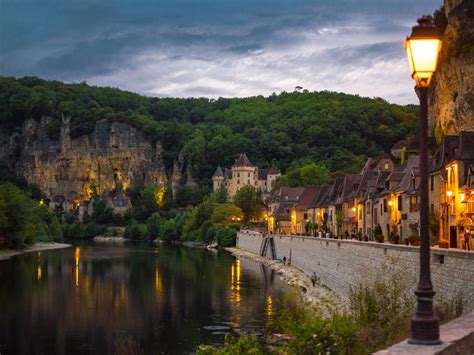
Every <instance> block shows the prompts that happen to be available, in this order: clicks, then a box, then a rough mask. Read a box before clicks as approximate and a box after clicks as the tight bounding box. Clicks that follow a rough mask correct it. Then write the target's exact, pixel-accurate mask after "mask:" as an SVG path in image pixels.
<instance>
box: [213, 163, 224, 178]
mask: <svg viewBox="0 0 474 355" xmlns="http://www.w3.org/2000/svg"><path fill="white" fill-rule="evenodd" d="M212 176H216V177H217V176H222V177H223V176H224V173H223V172H222V169H221V166H220V165H218V166H217V169H216V172H215V173H214V175H212Z"/></svg>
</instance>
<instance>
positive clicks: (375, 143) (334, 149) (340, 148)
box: [0, 77, 417, 181]
mask: <svg viewBox="0 0 474 355" xmlns="http://www.w3.org/2000/svg"><path fill="white" fill-rule="evenodd" d="M0 93H1V94H0V124H2V125H3V126H10V127H13V126H18V125H20V124H22V122H23V121H24V120H25V119H27V118H36V119H39V118H40V117H41V116H44V115H47V116H49V117H51V118H53V120H51V121H50V122H49V123H48V130H47V131H48V135H49V136H50V138H51V139H58V137H59V129H60V126H61V117H62V116H69V117H70V119H71V123H70V125H71V127H70V133H71V135H72V137H77V136H80V135H84V134H88V133H90V132H91V131H92V129H93V128H94V125H95V122H96V121H97V120H100V119H109V120H119V121H124V122H128V123H130V124H132V125H134V126H136V127H139V128H141V129H142V130H143V132H144V133H145V134H146V135H147V136H148V137H149V138H150V139H152V140H157V141H160V143H161V145H162V146H163V148H164V149H163V151H162V154H163V159H164V162H165V165H166V166H167V167H168V168H170V167H171V166H172V164H173V162H174V161H176V160H177V159H178V156H179V154H180V153H181V152H182V154H183V156H184V157H185V158H186V159H187V162H188V163H189V166H190V168H191V173H192V174H193V177H194V178H196V179H198V180H202V181H204V180H206V179H209V177H210V176H211V175H212V173H213V171H214V170H215V168H216V166H217V165H218V164H220V165H221V166H230V165H231V164H232V163H233V161H234V159H235V158H236V157H237V156H238V154H239V153H242V152H246V153H247V154H248V155H249V157H251V159H252V161H253V162H254V163H256V164H258V165H260V166H262V167H269V166H270V165H271V164H275V165H276V166H277V167H278V168H280V169H281V170H282V171H285V170H286V169H287V168H289V167H290V166H291V165H292V163H294V162H295V161H298V160H301V159H302V158H304V159H306V161H311V162H317V163H318V164H321V166H322V165H324V166H325V167H326V168H327V169H328V171H329V172H331V173H332V175H339V174H343V173H345V172H347V171H349V170H351V169H352V170H354V169H357V168H360V166H361V165H362V164H363V161H364V160H365V159H366V158H367V157H368V156H372V157H376V156H377V155H379V154H380V153H382V152H383V151H388V149H389V148H390V147H391V146H392V145H393V144H394V143H396V142H397V141H398V140H400V139H402V138H405V137H406V136H407V134H408V133H409V132H414V131H416V129H417V124H416V122H417V120H416V118H417V107H416V106H413V105H409V106H400V105H395V104H390V103H388V102H386V101H384V100H383V99H380V98H365V97H360V96H357V95H348V94H343V93H335V92H327V91H322V92H294V93H287V92H282V93H280V94H278V95H277V94H273V95H271V96H269V97H263V96H255V97H248V98H232V99H229V98H219V99H217V100H214V99H207V98H182V99H178V98H154V97H146V96H141V95H138V94H134V93H131V92H127V91H123V90H119V89H116V88H110V87H94V86H89V85H87V84H86V83H80V84H65V83H62V82H59V81H46V80H42V79H39V78H36V77H24V78H20V79H14V78H7V77H0ZM300 173H302V174H303V175H302V176H306V174H305V169H303V170H302V171H300ZM302 178H303V177H302ZM207 181H208V180H207Z"/></svg>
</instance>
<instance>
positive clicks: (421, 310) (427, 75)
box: [405, 17, 441, 345]
mask: <svg viewBox="0 0 474 355" xmlns="http://www.w3.org/2000/svg"><path fill="white" fill-rule="evenodd" d="M405 49H406V51H407V55H408V61H409V63H410V70H411V76H412V78H413V79H415V82H416V89H415V90H416V93H417V94H418V97H419V99H420V197H421V201H420V237H421V243H420V279H419V282H418V288H417V290H416V291H415V294H416V296H417V308H416V314H415V317H414V318H413V319H412V321H411V334H410V339H409V340H408V342H409V343H410V344H422V345H433V344H440V343H441V341H440V338H439V320H438V318H437V317H435V315H434V313H433V297H434V295H435V292H434V291H433V284H432V283H431V271H430V235H429V226H428V223H429V205H428V88H429V85H430V82H431V78H432V76H433V74H434V72H435V70H436V64H437V62H438V54H439V51H440V49H441V36H440V35H439V33H438V31H437V29H436V27H435V26H434V25H433V21H432V18H431V17H422V18H420V19H419V20H418V25H417V26H415V27H413V29H412V33H411V35H410V37H408V38H407V39H406V40H405Z"/></svg>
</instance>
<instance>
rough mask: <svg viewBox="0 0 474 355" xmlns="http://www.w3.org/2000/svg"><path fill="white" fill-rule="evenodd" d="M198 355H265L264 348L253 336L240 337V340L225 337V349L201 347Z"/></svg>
mask: <svg viewBox="0 0 474 355" xmlns="http://www.w3.org/2000/svg"><path fill="white" fill-rule="evenodd" d="M196 354H197V355H225V354H229V355H230V354H232V355H234V354H235V355H238V354H254V355H263V354H264V352H263V350H262V347H261V346H260V344H259V343H258V342H257V339H256V338H255V337H252V336H245V337H240V338H239V339H238V340H237V339H236V338H235V337H234V336H232V335H230V334H228V335H226V337H225V341H224V348H223V349H218V348H216V347H214V346H211V345H200V346H199V347H198V348H197V352H196Z"/></svg>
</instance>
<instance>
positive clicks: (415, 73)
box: [405, 39, 441, 87]
mask: <svg viewBox="0 0 474 355" xmlns="http://www.w3.org/2000/svg"><path fill="white" fill-rule="evenodd" d="M405 49H406V51H407V56H408V62H409V63H410V73H411V76H412V78H413V79H415V81H416V84H417V85H418V86H420V87H427V86H429V85H430V82H431V78H432V76H433V73H434V72H435V71H436V65H437V63H438V53H439V51H440V49H441V40H440V39H407V40H406V42H405Z"/></svg>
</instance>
